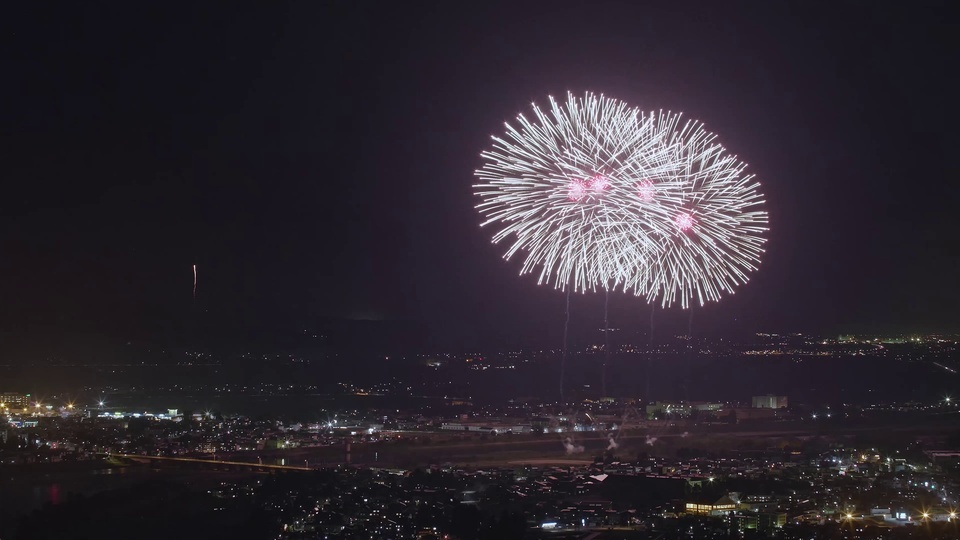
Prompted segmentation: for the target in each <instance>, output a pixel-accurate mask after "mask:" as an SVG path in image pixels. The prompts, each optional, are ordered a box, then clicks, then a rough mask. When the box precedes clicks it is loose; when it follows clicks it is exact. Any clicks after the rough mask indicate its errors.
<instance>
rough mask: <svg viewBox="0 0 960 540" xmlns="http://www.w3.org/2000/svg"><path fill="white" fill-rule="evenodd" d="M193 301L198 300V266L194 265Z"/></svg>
mask: <svg viewBox="0 0 960 540" xmlns="http://www.w3.org/2000/svg"><path fill="white" fill-rule="evenodd" d="M193 300H194V301H196V300H197V265H193Z"/></svg>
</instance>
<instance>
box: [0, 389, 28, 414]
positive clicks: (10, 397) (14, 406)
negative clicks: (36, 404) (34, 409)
mask: <svg viewBox="0 0 960 540" xmlns="http://www.w3.org/2000/svg"><path fill="white" fill-rule="evenodd" d="M28 407H30V394H18V393H16V392H0V409H2V410H3V411H14V412H19V411H21V410H23V409H26V408H28Z"/></svg>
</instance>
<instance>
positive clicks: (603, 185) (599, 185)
mask: <svg viewBox="0 0 960 540" xmlns="http://www.w3.org/2000/svg"><path fill="white" fill-rule="evenodd" d="M586 184H587V186H588V187H589V188H590V191H593V192H594V193H599V192H602V191H603V190H605V189H607V188H608V187H610V181H609V180H607V177H606V176H604V175H602V174H595V175H593V176H592V177H590V178H588V179H587V181H586Z"/></svg>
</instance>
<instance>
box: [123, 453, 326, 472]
mask: <svg viewBox="0 0 960 540" xmlns="http://www.w3.org/2000/svg"><path fill="white" fill-rule="evenodd" d="M106 456H107V457H112V458H120V459H129V460H132V461H139V462H146V463H152V464H164V463H167V464H171V465H172V464H185V465H199V466H205V467H217V468H219V467H223V468H227V469H234V470H242V469H247V470H252V471H263V472H273V471H278V472H279V471H300V472H304V471H314V470H316V469H314V468H313V467H308V466H305V467H297V466H293V465H269V464H263V463H250V462H247V461H223V460H218V459H202V458H189V457H171V456H145V455H141V454H113V453H107V454H106Z"/></svg>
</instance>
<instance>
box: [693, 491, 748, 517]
mask: <svg viewBox="0 0 960 540" xmlns="http://www.w3.org/2000/svg"><path fill="white" fill-rule="evenodd" d="M737 506H738V505H737V501H735V500H733V499H731V498H730V497H728V496H726V495H724V496H723V497H720V498H719V499H717V500H716V501H714V502H703V500H702V499H701V500H695V501H693V502H688V503H687V504H686V506H685V510H686V512H687V513H688V514H695V515H698V516H722V515H725V514H727V513H729V512H733V511H734V510H736V509H737Z"/></svg>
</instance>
